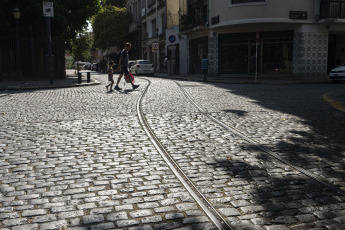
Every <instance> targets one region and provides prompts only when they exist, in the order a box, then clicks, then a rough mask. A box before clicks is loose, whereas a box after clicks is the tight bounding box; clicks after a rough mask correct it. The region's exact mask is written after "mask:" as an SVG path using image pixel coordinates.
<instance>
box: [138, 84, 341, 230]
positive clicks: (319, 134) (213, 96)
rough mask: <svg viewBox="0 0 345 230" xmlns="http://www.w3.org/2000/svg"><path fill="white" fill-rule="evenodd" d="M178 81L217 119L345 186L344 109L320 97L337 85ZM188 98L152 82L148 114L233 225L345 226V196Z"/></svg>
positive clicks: (254, 227)
mask: <svg viewBox="0 0 345 230" xmlns="http://www.w3.org/2000/svg"><path fill="white" fill-rule="evenodd" d="M153 81H154V80H153ZM180 84H182V86H183V88H184V89H185V90H187V92H188V93H189V95H191V96H192V98H193V100H195V101H196V102H197V103H198V104H199V105H200V106H201V107H202V108H204V109H206V110H208V112H209V113H211V114H212V115H213V116H214V117H216V118H218V119H220V120H222V121H223V122H225V123H227V124H228V125H231V126H233V127H235V128H236V129H237V130H238V131H240V132H242V133H243V134H245V135H246V136H248V137H250V138H253V139H255V140H256V141H258V142H260V143H262V144H264V145H265V146H266V147H268V148H270V149H272V150H274V151H276V152H277V153H279V154H280V155H282V156H283V157H284V158H286V159H287V160H289V161H290V162H292V163H293V164H295V165H297V166H300V167H303V168H305V169H308V170H309V171H311V172H313V173H315V174H317V175H320V176H323V177H325V178H326V179H327V180H329V181H330V182H332V183H333V184H335V185H337V186H338V187H340V188H342V189H344V187H345V186H344V185H345V184H344V182H345V179H344V177H345V173H344V172H345V171H344V169H345V164H344V163H345V161H344V155H345V145H344V141H343V138H342V137H343V136H344V134H345V130H344V129H343V127H345V125H344V124H345V116H344V115H345V114H343V113H340V112H338V111H336V110H334V109H333V108H330V107H329V106H328V105H326V104H324V103H323V102H322V95H323V94H324V93H325V92H328V91H331V90H334V88H335V87H339V86H334V85H225V84H216V85H213V84H203V83H195V82H180ZM168 88H169V89H170V90H172V91H174V92H176V93H175V94H174V95H169V97H168V101H165V100H163V99H162V98H161V97H160V96H159V92H160V90H161V89H163V91H167V90H168ZM183 98H184V96H183V95H182V94H181V93H180V89H179V88H178V87H177V85H173V84H170V86H169V87H167V86H166V83H165V82H164V81H159V82H155V81H154V84H153V86H152V87H150V91H149V93H148V96H146V103H145V107H144V108H145V109H146V110H145V112H146V116H147V117H149V118H150V126H151V127H152V128H153V129H154V130H155V132H156V133H157V135H158V137H159V138H160V139H161V140H162V142H163V143H164V145H165V147H166V148H167V149H168V150H169V152H170V153H171V154H172V155H173V157H174V158H175V160H176V161H177V162H178V163H179V166H180V167H181V168H182V169H183V170H184V171H185V173H186V174H187V175H188V176H189V177H190V178H192V180H193V182H194V183H195V184H196V185H197V187H198V188H199V189H200V190H201V191H202V192H203V193H204V194H205V195H206V196H207V197H208V198H209V200H210V201H211V202H212V203H213V205H214V206H215V207H217V208H218V210H219V212H220V213H222V214H223V215H225V216H226V217H227V218H228V220H229V222H230V223H231V225H232V226H233V227H234V228H235V229H345V197H344V196H343V195H341V194H339V193H337V192H334V191H333V190H330V189H329V188H327V187H325V186H324V185H321V184H320V183H319V182H316V181H314V180H312V179H310V178H309V177H307V176H305V175H304V174H301V173H299V172H298V171H295V170H293V169H292V168H291V167H289V166H287V165H285V164H283V163H281V162H279V161H277V160H275V159H272V157H270V156H269V155H267V154H265V153H264V152H261V151H259V150H258V149H257V148H256V147H255V146H252V145H250V144H248V143H246V142H245V141H244V140H242V139H241V138H239V137H237V136H234V135H233V134H231V133H229V132H228V131H226V130H224V129H223V128H222V127H220V126H219V125H217V124H215V123H213V122H210V119H208V118H207V117H206V116H205V115H204V114H202V113H199V112H198V111H196V110H195V108H191V107H190V105H189V104H188V102H187V104H185V103H186V101H185V100H184V99H183ZM157 108H161V109H159V110H157Z"/></svg>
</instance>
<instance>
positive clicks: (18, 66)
mask: <svg viewBox="0 0 345 230" xmlns="http://www.w3.org/2000/svg"><path fill="white" fill-rule="evenodd" d="M13 17H14V19H15V20H16V64H17V78H18V79H19V80H22V74H21V63H20V47H19V32H18V23H19V19H20V10H19V9H18V8H17V7H16V8H15V9H14V10H13Z"/></svg>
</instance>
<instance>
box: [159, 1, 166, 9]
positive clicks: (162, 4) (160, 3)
mask: <svg viewBox="0 0 345 230" xmlns="http://www.w3.org/2000/svg"><path fill="white" fill-rule="evenodd" d="M165 5H166V0H158V8H161V7H164V6H165Z"/></svg>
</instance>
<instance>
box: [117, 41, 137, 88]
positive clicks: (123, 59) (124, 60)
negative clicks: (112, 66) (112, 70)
mask: <svg viewBox="0 0 345 230" xmlns="http://www.w3.org/2000/svg"><path fill="white" fill-rule="evenodd" d="M131 48H132V45H131V44H130V43H129V42H127V43H126V45H125V48H124V49H123V50H122V51H121V54H120V60H119V66H118V67H117V71H119V70H120V75H119V78H118V79H117V82H116V86H115V90H121V88H120V87H119V83H120V81H121V78H122V76H125V77H128V75H129V70H128V61H129V54H128V51H130V50H131ZM131 84H132V88H133V89H136V88H138V87H139V85H134V84H133V82H131Z"/></svg>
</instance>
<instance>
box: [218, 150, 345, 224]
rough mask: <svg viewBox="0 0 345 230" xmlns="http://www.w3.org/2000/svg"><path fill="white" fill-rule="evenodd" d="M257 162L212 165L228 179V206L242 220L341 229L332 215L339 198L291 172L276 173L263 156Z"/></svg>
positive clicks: (224, 161)
mask: <svg viewBox="0 0 345 230" xmlns="http://www.w3.org/2000/svg"><path fill="white" fill-rule="evenodd" d="M257 158H259V159H260V160H261V161H260V163H254V164H249V163H248V162H246V161H242V160H237V159H232V158H228V159H218V160H217V164H214V167H215V169H216V170H217V171H218V170H222V171H226V172H227V173H228V175H229V176H230V177H229V181H230V182H229V183H227V184H228V185H230V187H231V190H229V192H228V196H230V197H231V199H232V201H231V202H230V203H231V205H232V206H233V207H234V208H236V209H238V210H239V211H240V212H241V213H242V214H241V215H242V216H243V215H248V216H250V215H252V218H251V219H253V220H252V222H253V223H254V224H255V223H256V222H257V224H259V225H265V226H270V225H280V226H281V227H282V226H290V227H295V228H291V229H311V228H317V227H326V226H328V227H330V225H334V226H338V227H339V226H341V225H340V224H339V220H340V219H341V218H343V216H341V214H339V213H338V214H336V212H337V210H338V209H339V208H340V207H339V206H337V205H338V204H339V203H340V201H339V200H338V199H335V198H334V197H336V196H337V195H339V194H337V193H336V192H334V191H332V190H331V189H329V188H327V187H326V186H324V185H322V184H321V183H319V182H317V181H315V180H313V179H309V178H308V177H304V176H301V175H300V174H299V173H298V172H295V171H293V170H291V169H286V168H285V169H284V168H280V169H278V168H277V166H274V165H273V164H272V163H271V161H272V159H270V158H271V157H269V156H267V155H265V154H258V156H257ZM285 170H286V171H287V172H286V173H285V174H282V171H285ZM343 200H345V198H344V197H343ZM228 218H231V217H228ZM325 219H327V221H325ZM333 219H334V220H333ZM232 224H233V225H235V226H234V227H235V229H237V228H241V227H245V225H246V223H245V222H244V221H237V222H236V221H234V222H233V223H232ZM277 229H278V228H277ZM279 229H280V228H279ZM281 229H285V228H281Z"/></svg>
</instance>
